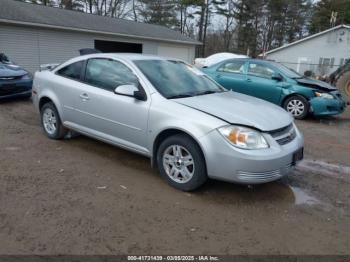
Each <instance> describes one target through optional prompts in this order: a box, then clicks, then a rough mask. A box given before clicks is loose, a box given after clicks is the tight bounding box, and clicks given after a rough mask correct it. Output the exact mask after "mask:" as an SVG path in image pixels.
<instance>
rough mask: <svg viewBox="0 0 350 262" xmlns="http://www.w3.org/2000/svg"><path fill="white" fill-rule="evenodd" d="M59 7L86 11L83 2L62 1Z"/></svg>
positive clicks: (75, 0)
mask: <svg viewBox="0 0 350 262" xmlns="http://www.w3.org/2000/svg"><path fill="white" fill-rule="evenodd" d="M58 5H59V7H61V8H63V9H68V10H76V11H84V3H83V1H81V0H60V1H59V4H58Z"/></svg>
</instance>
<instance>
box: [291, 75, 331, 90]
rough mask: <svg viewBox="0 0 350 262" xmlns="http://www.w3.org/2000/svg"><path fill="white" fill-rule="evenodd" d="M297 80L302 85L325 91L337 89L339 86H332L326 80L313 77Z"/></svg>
mask: <svg viewBox="0 0 350 262" xmlns="http://www.w3.org/2000/svg"><path fill="white" fill-rule="evenodd" d="M295 80H296V81H297V82H298V84H300V85H303V86H307V87H311V88H314V89H318V90H320V91H324V92H331V91H335V90H337V88H335V87H334V86H332V85H330V84H328V83H326V82H323V81H319V80H315V79H311V78H298V79H295Z"/></svg>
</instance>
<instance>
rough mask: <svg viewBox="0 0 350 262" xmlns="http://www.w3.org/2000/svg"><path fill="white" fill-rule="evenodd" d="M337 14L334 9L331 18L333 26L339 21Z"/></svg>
mask: <svg viewBox="0 0 350 262" xmlns="http://www.w3.org/2000/svg"><path fill="white" fill-rule="evenodd" d="M337 15H338V12H334V11H332V14H331V19H330V20H329V23H330V25H331V28H332V27H334V26H335V24H336V22H337Z"/></svg>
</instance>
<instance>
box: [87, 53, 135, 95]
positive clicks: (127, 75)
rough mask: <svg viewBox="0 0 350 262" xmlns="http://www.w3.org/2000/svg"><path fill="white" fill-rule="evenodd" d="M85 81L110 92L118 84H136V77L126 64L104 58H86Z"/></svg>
mask: <svg viewBox="0 0 350 262" xmlns="http://www.w3.org/2000/svg"><path fill="white" fill-rule="evenodd" d="M85 82H86V83H88V84H91V85H93V86H97V87H100V88H103V89H106V90H108V91H112V92H114V90H115V89H116V88H117V87H118V86H120V85H125V84H134V85H136V86H137V85H138V79H137V77H136V76H135V75H134V73H133V72H132V71H131V70H130V69H129V68H128V67H127V66H126V65H124V64H122V63H121V62H118V61H115V60H111V59H104V58H94V59H89V60H88V63H87V65H86V73H85Z"/></svg>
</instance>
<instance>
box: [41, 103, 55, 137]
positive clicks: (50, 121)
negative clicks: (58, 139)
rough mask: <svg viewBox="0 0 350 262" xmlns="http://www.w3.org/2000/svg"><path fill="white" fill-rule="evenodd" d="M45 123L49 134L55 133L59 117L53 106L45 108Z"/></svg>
mask: <svg viewBox="0 0 350 262" xmlns="http://www.w3.org/2000/svg"><path fill="white" fill-rule="evenodd" d="M43 125H44V128H45V131H46V132H47V133H48V134H50V135H53V134H55V132H56V130H57V119H56V114H55V112H54V111H53V110H52V109H51V108H45V110H44V112H43Z"/></svg>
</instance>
